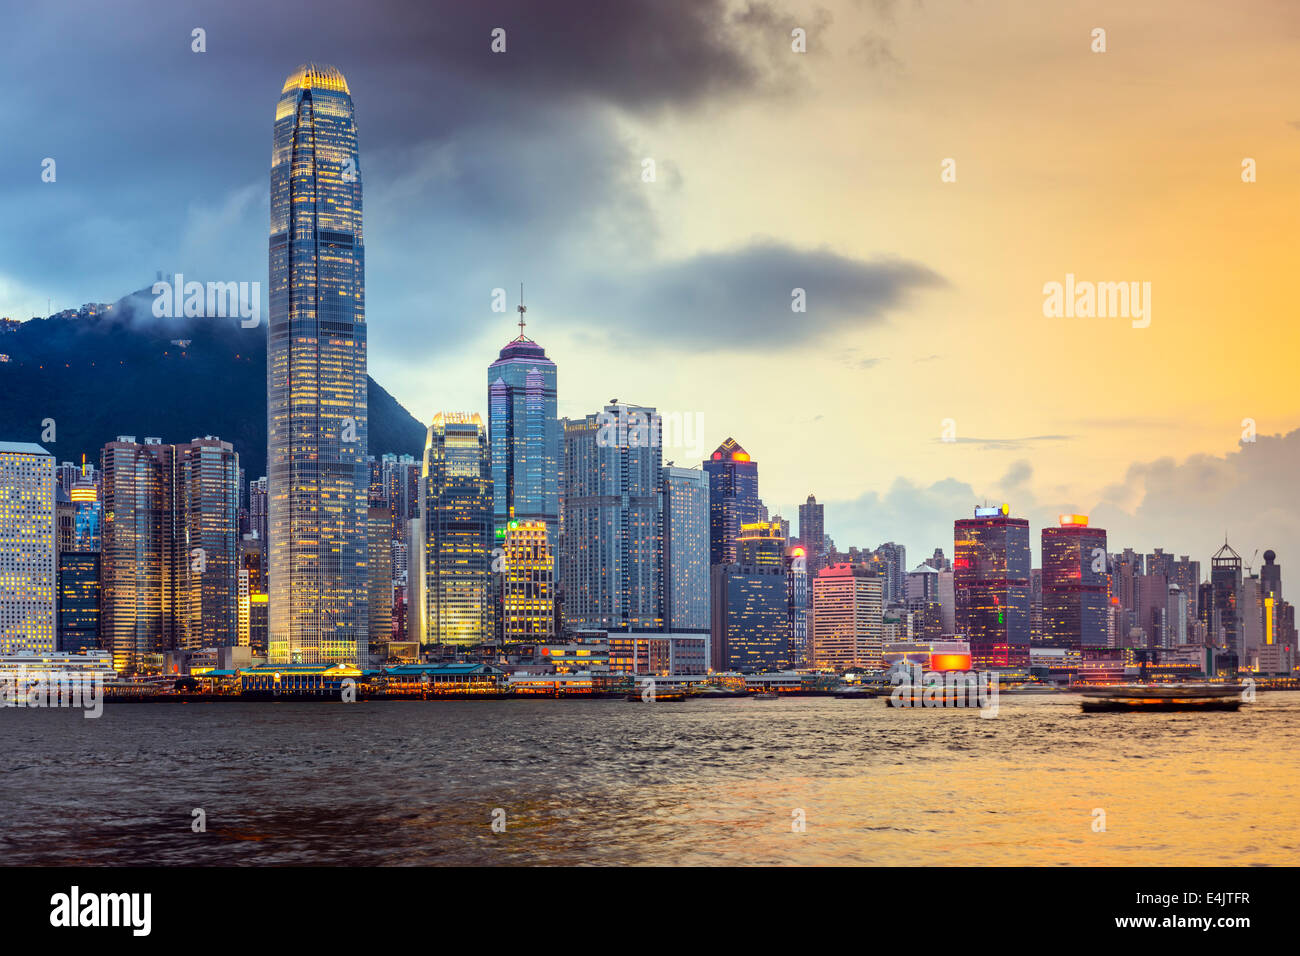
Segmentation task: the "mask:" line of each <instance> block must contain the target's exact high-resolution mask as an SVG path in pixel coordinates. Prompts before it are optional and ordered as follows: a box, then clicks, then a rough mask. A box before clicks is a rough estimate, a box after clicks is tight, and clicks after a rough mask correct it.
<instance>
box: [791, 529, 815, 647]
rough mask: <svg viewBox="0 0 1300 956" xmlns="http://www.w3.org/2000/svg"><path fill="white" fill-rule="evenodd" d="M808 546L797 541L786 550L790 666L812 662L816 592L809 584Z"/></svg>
mask: <svg viewBox="0 0 1300 956" xmlns="http://www.w3.org/2000/svg"><path fill="white" fill-rule="evenodd" d="M807 555H808V549H807V548H806V547H804V545H802V544H797V545H795V546H794V547H792V548H790V549H789V551H788V552H786V558H785V596H786V607H787V616H788V618H789V625H788V627H789V630H788V634H787V640H788V651H787V653H786V664H787V666H789V667H806V666H808V664H809V657H808V655H809V651H810V648H809V646H808V625H809V620H808V618H809V614H808V610H809V608H810V607H811V605H812V594H811V591H810V589H809V587H808V563H807Z"/></svg>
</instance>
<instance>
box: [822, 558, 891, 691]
mask: <svg viewBox="0 0 1300 956" xmlns="http://www.w3.org/2000/svg"><path fill="white" fill-rule="evenodd" d="M812 587H813V605H812V614H813V628H812V642H813V652H812V661H813V665H814V666H816V667H835V668H848V667H873V668H874V667H881V666H883V664H884V658H883V656H882V655H883V653H884V617H883V605H882V597H883V594H884V581H883V580H881V576H880V575H879V574H878V573H877V572H875V571H872V570H870V569H868V568H866V567H863V566H862V565H856V564H835V565H831V566H830V567H826V568H822V569H821V571H820V572H818V574H817V577H816V578H815V579H814V580H813V583H812Z"/></svg>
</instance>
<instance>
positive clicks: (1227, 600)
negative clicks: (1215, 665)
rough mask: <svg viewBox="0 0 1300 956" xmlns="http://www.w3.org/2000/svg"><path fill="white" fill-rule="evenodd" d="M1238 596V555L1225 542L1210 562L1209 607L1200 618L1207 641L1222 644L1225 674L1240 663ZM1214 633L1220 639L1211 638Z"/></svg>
mask: <svg viewBox="0 0 1300 956" xmlns="http://www.w3.org/2000/svg"><path fill="white" fill-rule="evenodd" d="M1240 596H1241V555H1239V554H1238V553H1237V552H1236V551H1234V550H1233V549H1232V548H1231V547H1230V546H1229V544H1228V542H1227V541H1226V540H1225V541H1224V542H1223V547H1222V548H1220V549H1219V550H1218V551H1216V552H1215V553H1214V555H1213V557H1212V558H1211V559H1210V595H1209V597H1210V605H1209V607H1208V608H1202V612H1201V614H1202V619H1203V620H1206V623H1207V624H1208V625H1209V626H1210V634H1211V640H1215V641H1216V642H1217V641H1218V640H1221V641H1222V645H1221V646H1222V647H1223V648H1224V649H1225V651H1226V653H1225V654H1224V655H1223V659H1222V664H1223V666H1224V667H1225V668H1226V669H1227V670H1228V671H1233V670H1236V668H1237V665H1238V663H1239V662H1240V661H1241V659H1242V658H1241V653H1242V648H1241V612H1240V608H1239V606H1238V604H1239V600H1240ZM1207 612H1208V613H1207ZM1216 629H1218V630H1219V634H1220V635H1221V637H1220V638H1216V637H1215V631H1216Z"/></svg>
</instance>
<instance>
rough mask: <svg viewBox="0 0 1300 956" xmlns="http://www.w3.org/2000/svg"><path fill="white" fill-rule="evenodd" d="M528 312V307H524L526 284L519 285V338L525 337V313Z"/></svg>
mask: <svg viewBox="0 0 1300 956" xmlns="http://www.w3.org/2000/svg"><path fill="white" fill-rule="evenodd" d="M527 311H528V306H526V305H524V284H523V283H522V282H521V283H519V308H518V312H519V338H520V339H521V340H522V339H523V337H524V313H525V312H527Z"/></svg>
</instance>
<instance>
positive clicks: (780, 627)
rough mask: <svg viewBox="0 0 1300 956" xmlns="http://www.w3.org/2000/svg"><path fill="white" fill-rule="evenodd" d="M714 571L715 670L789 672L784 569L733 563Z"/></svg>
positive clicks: (788, 631) (787, 592)
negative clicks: (784, 668) (782, 670)
mask: <svg viewBox="0 0 1300 956" xmlns="http://www.w3.org/2000/svg"><path fill="white" fill-rule="evenodd" d="M710 571H711V577H712V587H711V588H710V593H711V598H712V602H713V623H712V627H711V632H712V633H711V655H712V665H713V669H714V670H721V671H743V672H748V673H758V672H763V671H775V670H780V669H781V668H782V667H784V666H786V662H787V658H788V657H789V651H790V648H789V645H790V602H789V591H788V588H789V584H788V581H787V576H786V571H785V568H784V567H783V566H781V565H777V566H775V567H774V566H771V565H753V564H734V563H733V564H720V565H715V566H714V567H713V568H711V569H710Z"/></svg>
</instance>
